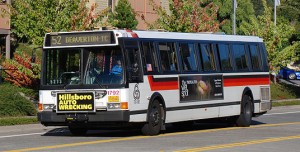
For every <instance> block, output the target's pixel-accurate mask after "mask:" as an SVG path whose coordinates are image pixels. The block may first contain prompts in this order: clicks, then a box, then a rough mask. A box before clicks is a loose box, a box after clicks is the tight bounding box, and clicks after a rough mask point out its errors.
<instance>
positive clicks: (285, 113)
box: [263, 111, 300, 116]
mask: <svg viewBox="0 0 300 152" xmlns="http://www.w3.org/2000/svg"><path fill="white" fill-rule="evenodd" d="M290 113H300V111H292V112H283V113H270V114H264V115H263V116H271V115H285V114H290Z"/></svg>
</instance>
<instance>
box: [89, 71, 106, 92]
mask: <svg viewBox="0 0 300 152" xmlns="http://www.w3.org/2000/svg"><path fill="white" fill-rule="evenodd" d="M89 73H90V74H91V75H92V76H94V77H95V81H96V82H97V84H98V86H99V87H100V88H101V89H105V87H104V86H103V85H102V84H101V82H100V81H99V79H98V78H97V77H96V75H95V74H94V73H93V72H89Z"/></svg>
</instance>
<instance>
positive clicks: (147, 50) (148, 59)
mask: <svg viewBox="0 0 300 152" xmlns="http://www.w3.org/2000/svg"><path fill="white" fill-rule="evenodd" d="M142 49H143V51H144V59H145V65H146V66H145V67H144V69H145V71H147V73H150V72H157V71H158V64H157V59H156V52H155V49H154V46H153V43H152V42H142Z"/></svg>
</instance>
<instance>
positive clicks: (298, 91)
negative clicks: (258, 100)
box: [271, 83, 300, 100]
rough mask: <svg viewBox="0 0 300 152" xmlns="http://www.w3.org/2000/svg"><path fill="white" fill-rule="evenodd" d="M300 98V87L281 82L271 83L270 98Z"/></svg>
mask: <svg viewBox="0 0 300 152" xmlns="http://www.w3.org/2000/svg"><path fill="white" fill-rule="evenodd" d="M296 98H300V88H299V87H296V86H291V85H286V84H282V83H277V84H274V83H271V99H272V100H283V99H296Z"/></svg>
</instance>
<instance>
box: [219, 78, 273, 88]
mask: <svg viewBox="0 0 300 152" xmlns="http://www.w3.org/2000/svg"><path fill="white" fill-rule="evenodd" d="M247 85H270V79H269V78H268V77H264V78H224V87H232V86H247Z"/></svg>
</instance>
